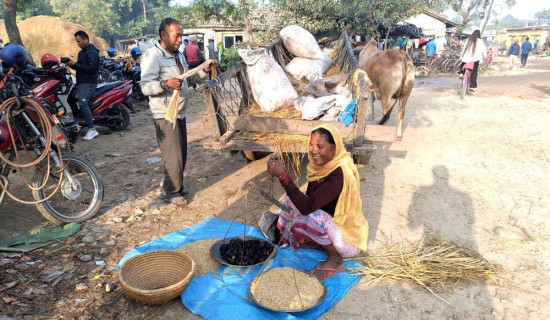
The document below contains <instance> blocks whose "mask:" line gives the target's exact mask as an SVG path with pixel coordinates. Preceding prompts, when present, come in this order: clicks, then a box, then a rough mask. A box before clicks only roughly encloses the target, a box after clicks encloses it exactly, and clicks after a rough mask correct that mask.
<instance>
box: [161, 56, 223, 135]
mask: <svg viewBox="0 0 550 320" xmlns="http://www.w3.org/2000/svg"><path fill="white" fill-rule="evenodd" d="M214 62H216V60H212V59H208V60H206V61H205V62H203V63H202V64H200V65H199V66H197V67H195V68H193V69H191V70H189V71H187V72H186V73H184V74H181V75H179V76H178V77H177V78H178V79H182V80H185V79H187V78H189V77H191V76H193V75H195V74H197V73H199V72H200V71H201V70H203V69H204V68H206V67H208V66H210V65H212V64H213V63H214ZM217 76H218V75H217V70H216V69H215V68H212V78H215V77H217ZM178 102H179V90H174V93H172V98H171V99H170V103H168V109H167V110H166V115H165V116H164V119H165V120H168V121H170V123H171V124H173V128H174V129H175V128H176V119H177V117H178Z"/></svg>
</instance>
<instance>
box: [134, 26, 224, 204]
mask: <svg viewBox="0 0 550 320" xmlns="http://www.w3.org/2000/svg"><path fill="white" fill-rule="evenodd" d="M182 34H183V29H182V26H181V24H180V23H179V22H178V21H177V20H175V19H172V18H166V19H164V20H162V22H161V23H160V26H159V36H160V41H159V43H157V44H155V46H154V47H152V48H149V49H148V50H147V51H146V52H145V54H143V56H142V58H141V83H140V86H141V91H142V92H143V94H144V95H146V96H149V108H150V109H151V112H152V113H153V121H154V124H155V129H156V135H157V143H158V145H159V149H160V152H161V153H162V156H163V158H164V182H163V185H162V192H161V195H160V198H161V199H162V200H164V201H165V202H168V203H172V204H174V205H176V206H184V205H186V204H187V200H186V199H185V198H184V196H185V195H186V194H187V192H186V191H185V189H184V186H183V172H184V170H185V164H186V162H187V125H186V117H185V110H186V105H187V101H188V97H189V90H188V87H187V81H186V80H181V79H179V78H178V76H179V75H181V74H183V73H185V72H187V71H188V69H189V68H188V66H187V63H186V61H185V57H184V56H183V54H182V53H180V52H179V50H178V49H179V47H180V45H181V41H182V38H181V37H182ZM215 67H216V62H215V61H212V63H211V64H210V65H209V66H208V67H206V68H205V69H204V70H200V71H199V76H200V77H203V78H204V77H205V76H206V72H209V71H210V68H215ZM174 90H178V92H179V98H178V116H177V120H176V123H175V128H174V125H173V124H172V123H170V121H168V120H165V116H166V110H167V109H168V104H169V103H170V100H171V97H172V93H173V92H174Z"/></svg>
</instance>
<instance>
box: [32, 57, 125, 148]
mask: <svg viewBox="0 0 550 320" xmlns="http://www.w3.org/2000/svg"><path fill="white" fill-rule="evenodd" d="M62 61H63V59H62ZM44 75H46V77H44V78H41V80H40V81H38V82H37V83H35V84H34V85H33V86H32V87H31V89H30V92H31V94H32V95H34V96H36V97H37V98H38V99H39V100H40V101H43V103H44V104H47V105H48V106H49V109H53V110H56V111H55V112H54V114H56V115H57V116H58V119H59V120H60V121H61V122H62V124H63V126H65V127H67V128H69V129H68V132H69V135H70V136H71V138H72V139H71V140H72V141H73V143H74V142H75V141H76V140H74V136H75V134H76V133H78V132H79V131H80V128H81V127H83V126H85V125H86V122H85V120H83V119H74V117H75V115H73V119H63V118H61V116H63V115H65V114H67V112H68V110H73V109H76V108H75V105H74V104H75V103H76V101H77V99H76V90H73V88H74V86H75V84H76V79H75V78H74V76H73V75H72V74H71V73H70V72H69V70H68V69H67V67H65V66H61V65H59V64H56V65H53V66H51V67H49V68H47V69H45V70H44ZM131 94H132V82H131V81H116V82H111V83H104V84H99V85H98V86H97V88H96V90H95V93H94V95H93V96H92V98H91V99H90V102H89V106H90V109H91V111H92V116H93V119H94V124H97V125H103V126H107V127H109V129H111V130H113V131H120V130H123V129H126V127H128V125H129V124H130V113H129V112H128V110H126V109H129V110H131V111H132V112H135V109H134V107H133V105H132V103H131V102H130V101H129V100H130V95H131Z"/></svg>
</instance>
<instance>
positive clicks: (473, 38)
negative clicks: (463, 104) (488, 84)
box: [459, 30, 487, 94]
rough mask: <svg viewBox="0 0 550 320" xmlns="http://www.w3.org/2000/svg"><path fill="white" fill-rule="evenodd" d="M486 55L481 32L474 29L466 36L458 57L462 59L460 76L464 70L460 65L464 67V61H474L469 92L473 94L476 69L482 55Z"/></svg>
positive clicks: (475, 88)
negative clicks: (466, 39) (466, 38)
mask: <svg viewBox="0 0 550 320" xmlns="http://www.w3.org/2000/svg"><path fill="white" fill-rule="evenodd" d="M486 55H487V52H486V48H485V42H483V39H481V32H480V31H479V30H475V31H474V32H473V33H472V35H470V36H469V37H468V41H467V42H466V45H465V46H464V49H462V55H461V58H460V60H461V61H462V63H461V64H460V71H459V73H460V77H461V78H462V77H463V75H464V70H462V67H464V65H465V64H466V63H470V62H473V63H474V69H473V70H472V72H471V74H470V92H469V93H470V94H473V93H474V92H476V90H477V70H478V68H479V62H480V61H481V60H483V57H484V56H486Z"/></svg>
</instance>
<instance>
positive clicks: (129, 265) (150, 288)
mask: <svg viewBox="0 0 550 320" xmlns="http://www.w3.org/2000/svg"><path fill="white" fill-rule="evenodd" d="M194 272H195V262H194V261H193V259H191V258H190V257H189V256H187V255H185V254H183V253H181V252H177V251H171V250H154V251H149V252H145V253H142V254H140V255H137V256H134V257H131V258H130V259H128V260H127V261H126V262H124V264H123V265H122V267H121V268H120V270H119V273H118V277H119V280H120V284H121V286H122V288H123V289H124V292H126V294H127V295H128V296H129V297H130V298H133V299H135V300H137V301H140V302H143V303H147V304H163V303H166V302H168V301H170V300H172V299H174V298H176V297H177V296H179V295H180V294H181V293H182V292H183V290H185V288H187V285H189V282H191V280H192V278H193V273H194Z"/></svg>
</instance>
